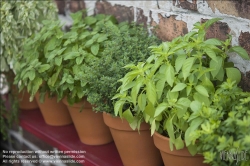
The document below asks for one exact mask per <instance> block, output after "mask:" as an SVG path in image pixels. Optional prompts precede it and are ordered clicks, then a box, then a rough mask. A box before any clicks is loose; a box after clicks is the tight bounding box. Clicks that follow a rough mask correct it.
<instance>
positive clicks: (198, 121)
mask: <svg viewBox="0 0 250 166" xmlns="http://www.w3.org/2000/svg"><path fill="white" fill-rule="evenodd" d="M203 121H204V120H203V119H202V118H195V119H194V120H192V122H191V123H190V127H189V128H188V129H187V131H186V132H185V143H186V146H189V145H190V144H191V141H192V138H191V137H190V135H191V133H193V132H194V131H195V130H196V129H197V128H198V127H199V126H200V125H201V124H202V123H203Z"/></svg>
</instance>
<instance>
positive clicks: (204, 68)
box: [114, 18, 248, 154]
mask: <svg viewBox="0 0 250 166" xmlns="http://www.w3.org/2000/svg"><path fill="white" fill-rule="evenodd" d="M218 20H220V19H217V18H214V19H211V20H208V21H207V22H205V23H203V24H201V23H196V24H194V28H193V30H192V31H191V32H189V33H188V34H186V35H184V36H180V37H177V38H175V39H173V40H172V41H170V42H163V43H162V44H161V45H159V46H152V47H151V52H152V54H151V56H150V57H149V58H148V59H147V61H146V62H144V63H138V64H131V65H128V66H126V68H129V69H130V71H129V72H128V73H127V74H126V75H125V76H124V77H123V78H122V79H121V80H120V81H121V83H122V85H121V86H120V88H119V93H117V94H116V95H115V96H114V99H118V101H117V102H116V103H115V107H114V108H115V110H114V111H115V115H118V114H119V115H120V117H124V118H125V119H127V116H126V115H125V114H124V111H125V110H126V114H128V113H127V112H128V111H130V112H131V113H130V114H132V115H134V117H133V122H134V123H131V124H130V125H131V127H132V128H135V127H136V126H140V122H141V121H142V120H145V121H146V122H147V123H149V124H150V125H151V134H153V133H154V132H155V130H156V131H158V132H159V133H162V134H163V135H167V136H169V137H170V145H171V146H170V147H171V149H173V145H175V147H176V148H177V149H182V148H183V147H184V144H183V143H182V142H181V141H180V139H183V140H185V145H186V146H187V147H188V148H189V151H190V153H191V154H195V153H196V152H197V149H196V148H195V146H193V145H194V143H191V140H190V139H191V138H190V137H191V136H190V134H191V133H192V132H194V131H196V130H197V128H198V127H199V126H201V124H203V123H204V119H203V118H202V117H193V115H191V114H192V112H196V111H199V110H201V109H202V107H203V106H210V104H211V103H212V101H213V96H214V93H215V91H216V89H217V88H218V86H219V85H221V84H222V83H223V82H225V81H226V80H227V79H231V81H235V82H236V83H238V82H239V80H240V72H239V71H238V70H237V69H236V68H234V67H233V65H232V64H231V63H229V62H227V53H229V52H236V53H238V54H239V55H240V56H242V57H245V58H247V57H248V55H247V54H246V52H245V50H244V49H243V48H241V47H238V46H234V47H231V46H230V43H231V38H230V37H229V38H228V39H227V40H226V41H221V40H219V39H206V38H205V35H206V30H207V29H208V28H209V26H210V25H212V24H213V23H214V22H216V21H218ZM131 85H132V86H131ZM142 101H143V102H142ZM197 103H200V104H197ZM141 114H143V118H144V119H141V118H142V117H141V116H137V115H141ZM129 119H130V121H131V117H129Z"/></svg>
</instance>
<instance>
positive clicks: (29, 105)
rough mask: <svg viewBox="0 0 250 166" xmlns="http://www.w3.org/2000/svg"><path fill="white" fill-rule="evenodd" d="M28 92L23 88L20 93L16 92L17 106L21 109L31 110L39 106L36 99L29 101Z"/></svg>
mask: <svg viewBox="0 0 250 166" xmlns="http://www.w3.org/2000/svg"><path fill="white" fill-rule="evenodd" d="M29 99H30V94H29V93H28V92H27V90H23V91H21V92H20V93H18V104H19V108H20V109H22V110H32V109H37V108H39V106H38V104H37V102H36V100H35V99H34V100H33V101H31V102H30V100H29Z"/></svg>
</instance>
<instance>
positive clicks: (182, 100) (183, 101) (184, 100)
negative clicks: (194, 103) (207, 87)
mask: <svg viewBox="0 0 250 166" xmlns="http://www.w3.org/2000/svg"><path fill="white" fill-rule="evenodd" d="M177 103H178V104H180V105H182V106H184V107H189V105H190V103H191V101H190V100H189V99H188V98H184V97H181V98H180V99H179V100H178V101H177Z"/></svg>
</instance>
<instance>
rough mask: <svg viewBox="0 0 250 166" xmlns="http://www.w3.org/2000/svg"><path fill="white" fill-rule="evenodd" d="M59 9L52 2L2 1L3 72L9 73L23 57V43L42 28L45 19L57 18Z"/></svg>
mask: <svg viewBox="0 0 250 166" xmlns="http://www.w3.org/2000/svg"><path fill="white" fill-rule="evenodd" d="M56 11H57V8H56V6H55V4H54V3H53V2H51V1H18V0H11V1H7V0H6V1H1V30H0V37H1V44H0V46H1V47H0V55H1V57H0V58H1V59H0V61H1V65H0V66H1V71H9V69H10V67H11V66H12V65H13V63H14V62H15V60H18V57H20V56H22V55H23V52H22V51H23V49H22V46H23V42H24V40H25V39H26V38H27V37H30V36H31V35H32V34H34V33H36V32H37V31H38V30H40V29H41V27H42V24H41V22H42V20H43V19H46V18H47V19H48V18H49V19H54V18H56V14H57V13H56Z"/></svg>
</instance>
